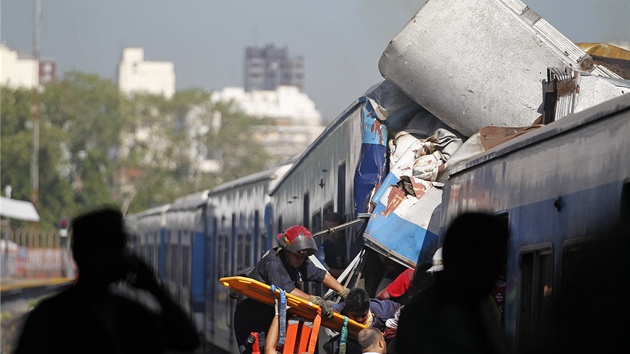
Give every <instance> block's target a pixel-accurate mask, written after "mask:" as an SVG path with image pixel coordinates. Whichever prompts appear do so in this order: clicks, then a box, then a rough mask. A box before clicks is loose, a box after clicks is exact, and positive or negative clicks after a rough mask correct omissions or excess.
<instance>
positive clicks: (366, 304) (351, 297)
mask: <svg viewBox="0 0 630 354" xmlns="http://www.w3.org/2000/svg"><path fill="white" fill-rule="evenodd" d="M369 309H370V296H369V295H368V293H367V291H365V290H363V289H361V288H354V289H352V290H350V292H349V293H348V296H346V311H347V312H351V313H357V314H363V313H366V312H367V311H368V310H369Z"/></svg>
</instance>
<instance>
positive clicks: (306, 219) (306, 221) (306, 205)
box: [302, 192, 311, 229]
mask: <svg viewBox="0 0 630 354" xmlns="http://www.w3.org/2000/svg"><path fill="white" fill-rule="evenodd" d="M310 204H311V197H310V195H309V194H308V192H306V193H304V204H303V206H302V207H303V209H302V212H303V214H302V222H303V223H304V224H303V225H304V227H305V228H307V229H310V227H311V226H310V224H309V222H310V215H311V211H310V210H311V206H310Z"/></svg>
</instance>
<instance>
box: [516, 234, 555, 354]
mask: <svg viewBox="0 0 630 354" xmlns="http://www.w3.org/2000/svg"><path fill="white" fill-rule="evenodd" d="M519 265H520V266H519V276H520V278H519V285H520V286H519V289H520V290H519V294H518V296H519V299H518V309H519V311H518V316H519V320H518V326H519V328H517V331H518V334H519V338H518V346H519V352H524V351H529V350H530V349H531V348H528V345H531V344H532V340H533V338H535V336H536V330H537V329H540V328H542V327H543V325H544V324H545V323H546V321H548V320H549V318H548V316H549V314H550V311H551V308H550V306H551V289H552V286H553V248H552V246H551V243H545V244H543V245H539V246H532V247H526V248H525V249H523V250H522V251H521V253H520V258H519Z"/></svg>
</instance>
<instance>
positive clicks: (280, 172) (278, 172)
mask: <svg viewBox="0 0 630 354" xmlns="http://www.w3.org/2000/svg"><path fill="white" fill-rule="evenodd" d="M295 160H296V158H292V159H289V160H287V161H285V162H284V163H282V164H280V165H277V166H274V167H271V168H269V169H267V170H264V171H260V172H257V173H254V174H251V175H248V176H245V177H241V178H238V179H235V180H233V181H230V182H227V183H223V184H221V185H219V186H217V187H215V188H213V189H211V190H210V191H209V192H208V195H210V196H212V195H213V194H218V193H223V192H225V191H230V190H232V189H234V188H240V187H244V186H247V185H251V184H255V183H258V182H260V181H264V180H274V179H278V178H280V177H282V176H284V174H285V173H286V172H287V170H289V169H290V168H291V166H293V163H294V162H295ZM272 184H273V183H272ZM274 186H275V185H272V186H270V188H269V189H272V188H273V187H274Z"/></svg>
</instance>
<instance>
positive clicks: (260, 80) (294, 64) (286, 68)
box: [244, 44, 304, 91]
mask: <svg viewBox="0 0 630 354" xmlns="http://www.w3.org/2000/svg"><path fill="white" fill-rule="evenodd" d="M279 86H296V87H297V88H298V89H299V90H300V91H302V89H303V88H304V58H303V57H301V56H299V57H296V58H294V59H290V58H289V53H288V50H287V48H286V47H284V48H276V47H275V46H274V45H273V44H268V45H267V46H265V47H262V48H260V47H247V49H246V50H245V85H244V88H245V91H255V90H271V91H273V90H275V89H276V88H278V87H279Z"/></svg>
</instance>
